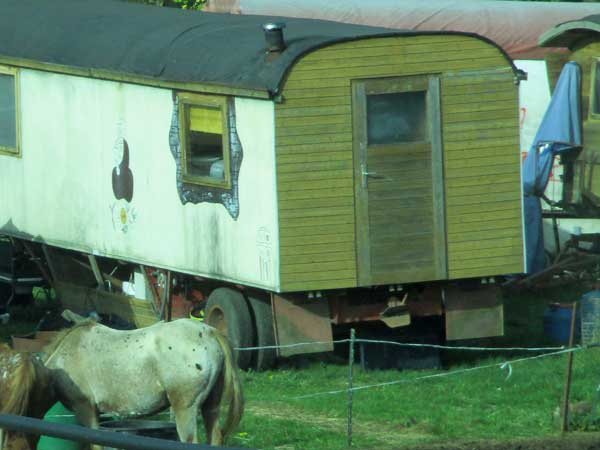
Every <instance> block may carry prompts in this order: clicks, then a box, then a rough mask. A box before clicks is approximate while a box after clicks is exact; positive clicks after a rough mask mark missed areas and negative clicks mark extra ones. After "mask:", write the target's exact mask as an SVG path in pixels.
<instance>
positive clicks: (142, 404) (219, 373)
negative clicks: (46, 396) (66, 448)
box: [43, 319, 244, 448]
mask: <svg viewBox="0 0 600 450" xmlns="http://www.w3.org/2000/svg"><path fill="white" fill-rule="evenodd" d="M43 363H44V365H45V366H46V367H47V368H48V369H49V370H50V371H51V374H52V378H53V381H54V388H55V391H56V395H57V396H58V398H59V399H60V401H61V402H62V403H63V404H64V405H65V406H66V407H67V408H69V409H71V410H72V411H73V412H74V413H75V416H76V418H77V420H78V421H79V423H81V424H82V425H85V426H88V427H91V428H98V421H99V414H100V413H106V414H111V415H114V416H117V417H144V416H148V415H153V414H156V413H158V412H160V411H162V410H164V409H166V408H168V407H169V406H171V408H172V409H173V411H174V413H175V425H176V428H177V434H178V436H179V439H180V440H181V441H182V442H189V443H198V434H197V416H198V411H199V410H200V409H201V412H202V417H203V420H204V427H205V429H206V434H207V438H208V443H209V444H210V445H222V444H223V441H224V439H225V437H226V436H227V435H228V434H229V433H230V432H231V431H232V430H233V429H234V428H235V427H236V426H237V425H238V424H239V422H240V419H241V417H242V414H243V409H244V397H243V392H242V386H241V383H240V380H239V377H238V373H237V367H236V365H235V362H234V359H233V353H232V349H231V346H230V344H229V342H228V340H227V338H225V337H224V336H223V335H221V334H220V333H219V332H218V331H217V330H216V329H214V328H212V327H211V326H209V325H206V324H204V323H202V322H198V321H195V320H191V319H178V320H175V321H172V322H158V323H156V324H154V325H151V326H149V327H146V328H140V329H136V330H114V329H112V328H109V327H107V326H104V325H101V324H99V323H96V322H94V321H90V320H88V321H84V322H81V323H78V324H76V325H75V326H74V327H72V328H69V329H67V330H64V331H62V332H61V333H60V334H58V335H57V337H56V338H55V339H54V340H53V341H52V342H51V343H50V344H49V345H48V346H47V347H46V348H45V357H44V359H43ZM224 399H227V401H228V402H229V408H228V414H227V417H226V421H225V425H224V426H223V427H222V428H221V427H220V425H219V415H220V409H221V403H222V402H223V400H224ZM93 448H97V447H93ZM100 448H101V447H100Z"/></svg>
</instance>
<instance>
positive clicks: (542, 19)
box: [206, 0, 600, 59]
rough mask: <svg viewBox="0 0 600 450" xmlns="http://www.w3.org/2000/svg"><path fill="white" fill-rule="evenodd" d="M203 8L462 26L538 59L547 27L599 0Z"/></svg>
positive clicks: (280, 2)
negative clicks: (590, 0)
mask: <svg viewBox="0 0 600 450" xmlns="http://www.w3.org/2000/svg"><path fill="white" fill-rule="evenodd" d="M206 9H207V10H208V11H214V12H231V13H236V14H260V15H276V16H286V17H302V18H315V19H325V20H335V21H339V22H347V23H354V24H364V25H375V26H381V27H387V28H393V29H405V30H446V31H467V32H472V33H477V34H480V35H482V36H485V37H487V38H489V39H491V40H493V41H495V42H496V43H497V44H498V45H500V46H501V47H502V48H504V50H505V51H506V52H507V53H508V54H509V55H510V56H511V57H512V58H513V59H541V58H543V56H544V54H546V53H548V52H550V51H557V50H556V49H544V48H540V47H539V46H538V38H539V37H540V35H541V34H542V33H543V32H545V31H547V30H548V29H550V28H552V27H554V26H555V25H558V24H560V23H562V22H566V21H569V20H576V19H580V18H582V17H584V16H587V15H590V14H600V4H594V3H558V2H523V1H520V2H519V1H516V2H512V1H485V0H483V1H482V0H327V1H323V0H301V1H299V0H208V4H207V8H206Z"/></svg>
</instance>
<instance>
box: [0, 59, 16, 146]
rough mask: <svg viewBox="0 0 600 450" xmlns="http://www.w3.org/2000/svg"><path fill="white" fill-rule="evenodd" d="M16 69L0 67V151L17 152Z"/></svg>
mask: <svg viewBox="0 0 600 450" xmlns="http://www.w3.org/2000/svg"><path fill="white" fill-rule="evenodd" d="M17 101H18V90H17V71H16V70H15V69H10V68H8V67H0V153H4V154H12V155H18V154H19V133H18V129H19V128H18V107H17Z"/></svg>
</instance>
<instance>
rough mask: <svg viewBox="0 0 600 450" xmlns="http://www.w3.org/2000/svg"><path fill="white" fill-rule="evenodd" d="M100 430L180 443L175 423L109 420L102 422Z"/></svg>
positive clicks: (110, 448)
mask: <svg viewBox="0 0 600 450" xmlns="http://www.w3.org/2000/svg"><path fill="white" fill-rule="evenodd" d="M100 429H101V430H107V431H117V432H119V433H127V434H135V435H137V436H145V437H152V438H157V439H166V440H169V441H178V440H179V437H178V436H177V428H176V427H175V424H174V423H173V422H165V421H162V420H143V419H127V420H107V421H105V422H100ZM104 450H119V449H115V448H113V447H104Z"/></svg>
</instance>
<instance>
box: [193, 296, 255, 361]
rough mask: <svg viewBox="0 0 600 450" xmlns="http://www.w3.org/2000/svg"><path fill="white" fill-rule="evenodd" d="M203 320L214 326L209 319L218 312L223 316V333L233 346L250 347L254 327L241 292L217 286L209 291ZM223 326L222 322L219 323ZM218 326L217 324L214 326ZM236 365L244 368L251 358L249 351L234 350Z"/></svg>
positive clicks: (252, 341)
mask: <svg viewBox="0 0 600 450" xmlns="http://www.w3.org/2000/svg"><path fill="white" fill-rule="evenodd" d="M204 311H205V312H204V317H205V319H204V320H205V321H206V323H207V324H208V325H211V326H215V325H218V324H216V323H211V319H212V318H213V317H216V316H217V315H218V314H219V313H221V314H222V315H223V316H224V322H225V324H224V325H225V326H226V330H222V331H225V333H226V334H227V338H228V339H229V342H231V346H232V347H233V348H236V347H237V348H244V347H252V345H253V343H254V329H253V327H252V318H251V316H250V309H249V308H248V303H247V302H246V299H245V298H244V296H243V295H242V293H241V292H239V291H236V290H234V289H230V288H217V289H215V290H214V291H212V292H211V293H210V295H209V296H208V301H207V302H206V308H205V310H204ZM221 326H223V324H221ZM216 328H219V326H216ZM233 353H234V356H235V359H236V362H237V364H238V367H239V368H240V369H243V370H246V369H248V367H250V363H251V360H252V352H251V351H241V352H240V351H237V350H234V352H233Z"/></svg>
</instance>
